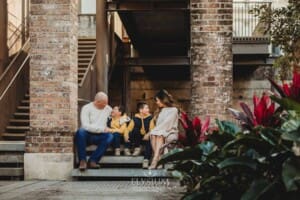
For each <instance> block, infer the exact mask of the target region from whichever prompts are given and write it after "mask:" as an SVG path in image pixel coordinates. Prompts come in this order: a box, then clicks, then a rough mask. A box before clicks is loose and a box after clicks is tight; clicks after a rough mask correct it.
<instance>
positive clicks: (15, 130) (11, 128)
mask: <svg viewBox="0 0 300 200" xmlns="http://www.w3.org/2000/svg"><path fill="white" fill-rule="evenodd" d="M29 129H30V128H29V126H7V127H6V130H7V131H8V132H9V133H24V132H26V131H29Z"/></svg>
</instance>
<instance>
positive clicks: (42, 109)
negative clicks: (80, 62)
mask: <svg viewBox="0 0 300 200" xmlns="http://www.w3.org/2000/svg"><path fill="white" fill-rule="evenodd" d="M30 3H31V5H30V11H31V13H30V42H31V52H30V53H31V60H30V120H31V121H30V126H31V131H30V132H29V133H28V135H27V138H26V152H29V153H33V152H35V153H37V152H72V146H73V143H72V137H73V133H74V131H75V130H76V128H77V90H78V86H77V34H78V18H77V12H78V8H77V7H78V5H77V4H78V3H77V0H31V1H30Z"/></svg>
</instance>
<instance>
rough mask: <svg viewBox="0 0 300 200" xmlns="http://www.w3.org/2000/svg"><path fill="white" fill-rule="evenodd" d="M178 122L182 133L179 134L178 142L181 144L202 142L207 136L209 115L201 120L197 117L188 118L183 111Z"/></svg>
mask: <svg viewBox="0 0 300 200" xmlns="http://www.w3.org/2000/svg"><path fill="white" fill-rule="evenodd" d="M179 121H180V124H181V126H182V127H183V129H184V133H181V134H179V143H180V144H181V145H183V146H194V145H196V144H198V143H200V142H203V141H205V140H206V138H207V132H208V129H209V125H210V117H208V116H207V117H206V118H205V120H204V121H203V122H202V121H201V119H200V118H199V117H194V119H193V120H190V118H189V117H188V115H187V114H186V113H185V112H181V116H180V119H179Z"/></svg>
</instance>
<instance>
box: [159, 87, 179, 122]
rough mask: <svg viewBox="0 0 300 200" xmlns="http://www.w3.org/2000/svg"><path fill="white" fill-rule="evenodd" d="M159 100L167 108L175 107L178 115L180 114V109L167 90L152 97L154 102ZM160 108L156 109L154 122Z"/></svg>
mask: <svg viewBox="0 0 300 200" xmlns="http://www.w3.org/2000/svg"><path fill="white" fill-rule="evenodd" d="M156 99H159V100H160V102H161V103H162V104H164V105H165V106H167V107H176V108H177V109H178V113H180V112H181V108H180V107H179V106H178V104H177V103H176V102H175V100H174V98H173V96H172V95H171V94H170V93H168V91H167V90H164V89H163V90H160V91H159V92H158V93H156V95H155V96H154V100H156ZM161 109H162V108H158V109H157V110H156V111H155V113H154V120H156V119H157V117H158V115H159V113H160V111H161Z"/></svg>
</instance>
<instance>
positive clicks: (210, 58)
mask: <svg viewBox="0 0 300 200" xmlns="http://www.w3.org/2000/svg"><path fill="white" fill-rule="evenodd" d="M190 5H191V16H190V17H191V18H190V19H191V62H192V65H191V76H192V77H191V78H192V99H191V106H190V111H191V114H192V115H193V116H195V115H200V116H204V115H209V116H211V117H212V119H214V118H219V119H226V118H228V114H227V112H226V108H228V107H229V106H230V105H231V102H232V85H233V84H232V0H191V4H190Z"/></svg>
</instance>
